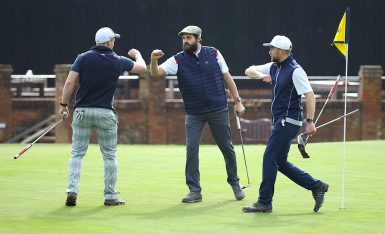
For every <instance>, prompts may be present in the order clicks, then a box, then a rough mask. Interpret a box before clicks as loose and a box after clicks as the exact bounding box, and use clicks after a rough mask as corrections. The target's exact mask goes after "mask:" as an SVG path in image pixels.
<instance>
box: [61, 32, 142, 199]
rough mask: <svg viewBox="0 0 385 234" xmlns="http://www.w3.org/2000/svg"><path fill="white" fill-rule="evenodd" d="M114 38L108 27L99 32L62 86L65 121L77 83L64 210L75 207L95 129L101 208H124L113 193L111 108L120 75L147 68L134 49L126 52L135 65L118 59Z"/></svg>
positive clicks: (114, 123) (114, 136) (114, 165)
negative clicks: (101, 171)
mask: <svg viewBox="0 0 385 234" xmlns="http://www.w3.org/2000/svg"><path fill="white" fill-rule="evenodd" d="M115 38H120V35H119V34H116V33H114V32H113V31H112V29H110V28H107V27H104V28H101V29H99V30H98V31H97V32H96V35H95V42H96V46H94V47H92V48H91V49H90V50H89V51H88V52H85V53H82V54H80V55H79V56H78V57H77V58H76V60H75V62H74V64H73V65H72V67H71V71H70V72H69V74H68V77H67V80H66V82H65V85H64V90H63V96H62V98H61V102H60V105H61V106H60V110H59V114H60V115H61V116H62V117H65V118H66V117H67V116H68V113H69V111H68V108H67V104H68V101H69V99H70V97H71V94H72V92H73V91H74V87H75V84H76V83H77V82H79V89H78V91H77V93H76V98H75V99H76V100H75V110H74V114H73V119H72V146H71V158H70V160H69V185H68V188H67V200H66V203H65V204H66V205H67V206H76V198H77V194H78V193H79V180H80V172H81V166H82V160H83V157H84V155H85V154H86V151H87V148H88V142H89V139H90V136H91V133H92V131H93V130H94V129H95V130H96V134H97V138H98V142H99V146H100V150H101V152H102V154H103V160H104V198H105V200H104V205H107V206H115V205H123V204H124V201H123V200H122V199H120V198H118V195H117V191H116V190H115V184H116V180H117V160H116V146H117V123H118V116H117V113H116V111H115V109H114V107H113V106H112V104H113V95H114V92H115V90H116V87H117V85H118V79H119V76H120V74H122V73H123V72H124V71H131V72H133V73H143V72H145V71H146V64H145V62H144V60H143V58H142V55H141V54H140V52H139V51H138V50H136V49H131V50H130V51H129V52H128V55H129V56H130V57H132V58H134V59H135V61H136V62H133V61H132V60H131V59H129V58H126V57H124V56H118V55H117V54H116V53H115V52H114V51H113V50H112V49H113V48H114V45H115Z"/></svg>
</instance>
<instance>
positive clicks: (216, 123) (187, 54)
mask: <svg viewBox="0 0 385 234" xmlns="http://www.w3.org/2000/svg"><path fill="white" fill-rule="evenodd" d="M178 35H179V36H180V37H182V48H183V51H182V52H179V53H177V54H176V55H174V56H172V57H170V58H169V59H167V61H165V62H164V63H163V64H161V65H160V66H158V59H159V58H162V57H163V55H164V53H163V52H162V51H161V50H157V49H156V50H154V51H153V52H152V54H151V64H150V67H151V75H152V76H165V75H177V78H178V84H179V89H180V92H181V94H182V97H183V101H184V105H185V111H186V116H185V131H186V144H187V145H186V149H187V154H186V169H185V175H186V184H187V186H188V188H189V190H190V192H189V193H188V195H187V196H186V197H184V198H183V199H182V202H186V203H192V202H200V201H202V194H201V191H202V188H201V186H200V173H199V156H198V154H199V143H200V140H201V136H202V130H203V127H204V125H205V124H206V122H207V123H208V124H209V126H210V129H211V133H212V135H213V137H214V139H215V141H216V143H217V145H218V147H219V149H220V150H221V151H222V154H223V157H224V159H225V163H226V170H227V182H228V183H229V184H230V185H231V187H232V190H233V192H234V195H235V198H236V199H237V200H242V199H243V198H244V197H245V193H244V192H243V190H242V188H241V186H240V184H239V177H238V175H237V162H236V156H235V152H234V146H233V144H232V142H231V132H230V124H229V111H228V105H227V96H226V91H225V85H226V86H227V88H228V89H229V90H230V92H231V94H232V96H233V98H234V102H235V111H236V112H237V113H238V114H243V112H244V110H245V108H244V107H243V105H242V102H241V98H240V97H239V94H238V90H237V86H236V85H235V83H234V80H233V78H232V76H231V75H230V73H229V68H228V67H227V65H226V62H225V60H224V58H223V56H222V55H221V53H220V52H219V50H217V49H215V48H213V47H208V46H202V45H201V41H202V30H201V29H200V28H199V27H197V26H187V27H186V28H184V29H183V30H182V31H180V32H179V33H178Z"/></svg>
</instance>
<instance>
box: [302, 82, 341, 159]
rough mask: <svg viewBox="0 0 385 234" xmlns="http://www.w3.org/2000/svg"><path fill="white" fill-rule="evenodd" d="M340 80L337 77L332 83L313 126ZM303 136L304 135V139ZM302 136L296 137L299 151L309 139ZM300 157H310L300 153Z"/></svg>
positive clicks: (307, 136)
mask: <svg viewBox="0 0 385 234" xmlns="http://www.w3.org/2000/svg"><path fill="white" fill-rule="evenodd" d="M340 79H341V76H340V75H338V76H337V79H336V82H335V83H334V85H333V87H332V89H331V90H330V92H329V95H328V97H327V99H326V101H325V103H324V105H323V106H322V108H321V111H320V112H319V113H318V116H317V118H316V120H315V122H314V125H315V124H317V122H318V119H319V117H320V116H321V114H322V112H323V111H324V109H325V106H326V104H327V103H328V102H329V100H330V98H331V97H332V96H333V94H334V92H335V91H336V89H337V86H338V82H340ZM304 135H306V137H305V136H304ZM304 135H302V134H300V135H298V136H297V143H298V149H300V148H301V149H302V148H303V147H305V145H306V144H307V141H308V139H309V135H307V134H304ZM300 152H301V150H300ZM301 155H302V157H303V158H309V157H310V156H309V155H308V154H305V155H304V154H302V153H301Z"/></svg>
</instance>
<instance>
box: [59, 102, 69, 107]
mask: <svg viewBox="0 0 385 234" xmlns="http://www.w3.org/2000/svg"><path fill="white" fill-rule="evenodd" d="M60 105H61V106H62V107H66V106H67V105H68V104H64V103H61V102H60Z"/></svg>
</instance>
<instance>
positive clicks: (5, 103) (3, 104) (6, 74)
mask: <svg viewBox="0 0 385 234" xmlns="http://www.w3.org/2000/svg"><path fill="white" fill-rule="evenodd" d="M12 71H13V69H12V66H10V65H4V64H0V108H1V109H0V123H2V124H5V128H0V142H3V141H6V140H7V139H8V138H9V137H10V136H11V135H12V123H11V122H12V116H11V115H12V114H11V110H12V102H11V97H12V96H11V79H10V78H11V74H12Z"/></svg>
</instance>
